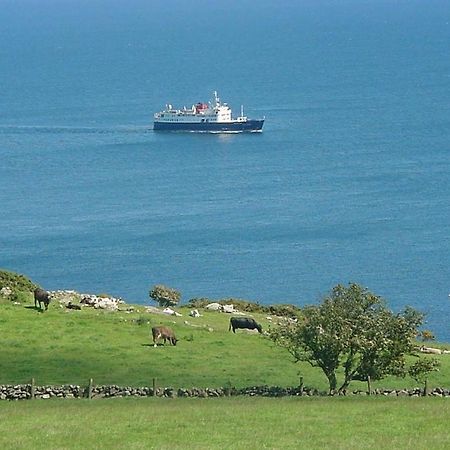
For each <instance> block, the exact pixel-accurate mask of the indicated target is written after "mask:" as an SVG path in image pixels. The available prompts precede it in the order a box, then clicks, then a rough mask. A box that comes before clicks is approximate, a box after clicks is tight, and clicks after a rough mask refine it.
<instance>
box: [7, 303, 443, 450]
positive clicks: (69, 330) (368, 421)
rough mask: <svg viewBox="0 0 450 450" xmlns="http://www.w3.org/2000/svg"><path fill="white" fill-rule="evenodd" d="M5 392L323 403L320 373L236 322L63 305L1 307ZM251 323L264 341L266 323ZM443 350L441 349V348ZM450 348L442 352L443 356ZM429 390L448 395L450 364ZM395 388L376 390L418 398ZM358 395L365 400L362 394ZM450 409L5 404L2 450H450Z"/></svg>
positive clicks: (411, 404) (386, 404)
mask: <svg viewBox="0 0 450 450" xmlns="http://www.w3.org/2000/svg"><path fill="white" fill-rule="evenodd" d="M0 311H1V314H0V327H1V330H2V332H1V335H0V384H20V383H27V382H29V380H30V379H31V378H32V377H33V378H35V380H36V384H38V385H45V384H80V385H86V384H87V381H88V379H89V378H93V379H94V383H95V384H118V385H122V386H126V385H129V386H151V384H152V379H153V378H157V380H158V385H159V386H163V387H169V386H170V387H188V388H190V387H221V386H229V385H231V386H236V387H244V386H253V385H278V386H295V385H297V384H298V382H299V376H300V375H301V376H303V378H304V382H305V385H307V386H312V387H315V388H318V389H320V390H323V391H326V389H327V383H326V379H325V377H324V375H323V374H322V373H321V371H320V370H318V369H316V368H312V367H310V366H309V365H307V364H293V363H292V362H291V360H290V358H289V356H288V354H287V353H286V352H285V351H284V350H282V349H280V348H277V347H275V346H274V345H273V343H272V342H271V341H269V340H268V339H267V338H265V337H264V336H262V335H259V334H257V333H256V334H255V333H248V332H242V331H239V332H237V333H236V334H233V333H232V332H229V331H228V321H229V317H230V316H229V315H227V314H222V313H217V312H207V311H206V312H205V311H201V312H202V314H203V316H202V317H200V318H191V317H189V316H188V312H189V310H188V309H186V308H180V309H179V311H180V312H181V313H182V315H183V316H182V317H173V316H165V315H160V314H149V313H146V312H145V311H144V308H143V307H142V306H136V307H135V311H134V312H130V313H128V312H125V311H119V312H107V311H99V310H94V309H90V308H85V309H83V310H81V311H73V310H68V309H65V308H60V307H59V305H58V304H57V303H53V304H51V305H50V308H49V310H48V311H47V312H45V313H41V312H39V311H37V310H36V309H34V307H32V306H31V305H30V304H21V305H14V304H13V303H11V302H9V301H0ZM254 316H255V318H256V319H257V320H258V321H260V322H261V323H262V324H263V327H264V328H265V329H267V327H268V326H269V324H270V322H269V320H268V319H267V318H266V317H265V316H262V315H254ZM159 324H166V325H169V326H171V327H173V329H174V330H175V332H176V334H177V337H178V338H179V339H180V341H179V343H178V345H177V346H176V347H173V346H166V347H162V346H161V347H157V348H154V347H153V345H151V342H150V329H151V326H153V325H159ZM441 345H443V344H441ZM443 346H445V345H443ZM439 358H440V360H441V362H442V367H441V371H440V372H438V373H434V374H433V375H432V377H431V378H430V380H429V386H430V387H434V386H440V387H449V386H450V355H441V356H440V357H439ZM416 385H417V383H416V382H414V381H413V380H411V379H397V378H388V379H385V380H382V381H380V382H378V383H376V384H375V385H374V387H386V388H394V387H398V388H401V387H413V386H416ZM351 388H354V389H356V388H361V389H365V385H364V384H362V383H358V382H355V383H353V384H352V385H351ZM449 409H450V399H446V398H423V397H422V398H385V397H370V398H368V397H349V398H323V397H316V398H298V397H294V398H281V399H280V398H279V399H269V398H251V397H245V398H244V397H232V398H221V399H195V398H180V399H161V398H140V399H136V398H126V399H109V400H61V399H51V400H34V401H20V402H6V401H3V402H0V448H5V449H10V448H11V449H22V448H23V449H40V448H42V449H43V448H45V449H69V448H70V449H72V448H74V449H91V448H92V449H102V448H105V449H106V448H124V449H125V448H126V449H139V448H145V449H148V448H158V449H215V448H217V449H219V448H220V449H223V448H230V449H239V448H245V449H253V448H254V449H256V448H272V449H281V448H283V449H286V448H308V449H309V448H311V449H314V448H317V449H319V448H331V447H332V448H342V449H344V448H345V449H352V448H355V449H360V448H374V449H380V448H395V447H397V448H412V447H414V448H416V449H422V448H423V449H431V448H432V449H440V448H442V449H444V448H449V447H450V438H449V436H450V434H449V433H448V432H447V428H448V422H449V419H450V414H449V412H450V411H449Z"/></svg>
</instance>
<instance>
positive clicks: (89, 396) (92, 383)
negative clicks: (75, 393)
mask: <svg viewBox="0 0 450 450" xmlns="http://www.w3.org/2000/svg"><path fill="white" fill-rule="evenodd" d="M93 386H94V380H93V379H92V378H89V386H88V399H89V400H90V399H91V398H92V388H93Z"/></svg>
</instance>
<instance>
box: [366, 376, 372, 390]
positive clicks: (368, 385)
mask: <svg viewBox="0 0 450 450" xmlns="http://www.w3.org/2000/svg"><path fill="white" fill-rule="evenodd" d="M367 394H368V395H371V394H372V386H371V384H370V375H367Z"/></svg>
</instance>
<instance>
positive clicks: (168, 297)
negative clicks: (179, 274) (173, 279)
mask: <svg viewBox="0 0 450 450" xmlns="http://www.w3.org/2000/svg"><path fill="white" fill-rule="evenodd" d="M148 295H149V297H150V298H151V299H153V300H154V301H155V302H157V303H158V304H159V306H164V307H167V306H175V305H177V304H178V303H179V301H180V298H181V293H180V292H179V291H177V290H176V289H173V288H170V287H167V286H164V285H162V284H156V285H155V286H153V288H152V289H150V291H149V293H148Z"/></svg>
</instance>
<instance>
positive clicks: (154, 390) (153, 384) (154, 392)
mask: <svg viewBox="0 0 450 450" xmlns="http://www.w3.org/2000/svg"><path fill="white" fill-rule="evenodd" d="M152 386H153V397H156V378H153V380H152Z"/></svg>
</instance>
